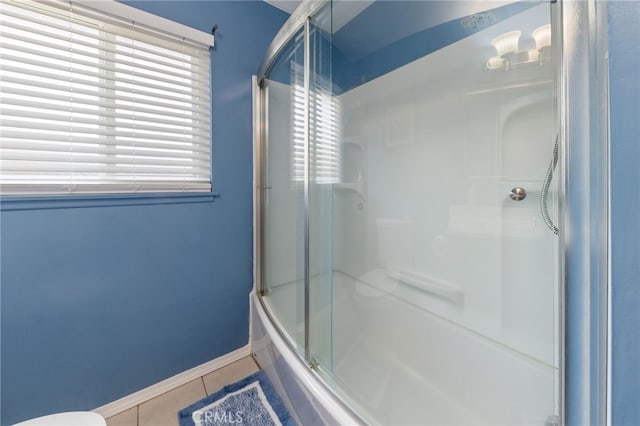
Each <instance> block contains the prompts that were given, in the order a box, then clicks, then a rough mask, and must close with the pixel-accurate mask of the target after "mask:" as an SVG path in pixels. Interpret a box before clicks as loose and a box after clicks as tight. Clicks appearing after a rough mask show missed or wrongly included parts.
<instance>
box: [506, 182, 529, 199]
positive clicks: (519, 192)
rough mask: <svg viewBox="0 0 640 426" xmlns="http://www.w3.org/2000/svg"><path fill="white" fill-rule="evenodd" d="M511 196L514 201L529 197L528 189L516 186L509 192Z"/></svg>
mask: <svg viewBox="0 0 640 426" xmlns="http://www.w3.org/2000/svg"><path fill="white" fill-rule="evenodd" d="M509 197H511V199H512V200H513V201H522V200H524V199H525V198H527V191H526V190H525V189H524V188H520V187H519V186H516V187H515V188H513V189H512V190H511V192H510V193H509Z"/></svg>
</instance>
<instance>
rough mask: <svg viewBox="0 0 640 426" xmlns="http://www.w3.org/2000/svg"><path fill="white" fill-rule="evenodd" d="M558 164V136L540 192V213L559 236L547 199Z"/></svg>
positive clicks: (548, 226)
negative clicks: (550, 214)
mask: <svg viewBox="0 0 640 426" xmlns="http://www.w3.org/2000/svg"><path fill="white" fill-rule="evenodd" d="M557 164H558V135H556V142H555V144H554V145H553V158H552V159H551V162H549V167H548V168H547V174H546V175H545V177H544V182H542V190H541V191H540V211H541V212H542V219H543V220H544V223H545V224H546V225H547V228H549V229H550V230H551V231H553V233H554V234H556V235H558V232H560V231H559V230H558V227H557V226H555V225H554V223H553V220H552V219H551V216H549V207H548V206H547V198H548V197H549V186H551V180H553V172H554V171H555V170H556V165H557Z"/></svg>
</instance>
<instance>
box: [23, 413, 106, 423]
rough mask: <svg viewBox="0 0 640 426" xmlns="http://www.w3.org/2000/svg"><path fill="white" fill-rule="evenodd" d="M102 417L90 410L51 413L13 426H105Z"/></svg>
mask: <svg viewBox="0 0 640 426" xmlns="http://www.w3.org/2000/svg"><path fill="white" fill-rule="evenodd" d="M106 424H107V422H105V420H104V418H103V417H102V416H101V415H100V414H98V413H93V412H91V411H70V412H67V413H58V414H51V415H49V416H44V417H38V418H37V419H31V420H27V421H24V422H21V423H17V424H15V425H14V426H106Z"/></svg>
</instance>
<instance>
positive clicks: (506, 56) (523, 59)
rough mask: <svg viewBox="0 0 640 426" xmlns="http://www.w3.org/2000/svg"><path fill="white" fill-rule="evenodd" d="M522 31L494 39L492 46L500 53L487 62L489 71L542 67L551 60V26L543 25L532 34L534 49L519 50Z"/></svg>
mask: <svg viewBox="0 0 640 426" xmlns="http://www.w3.org/2000/svg"><path fill="white" fill-rule="evenodd" d="M521 35H522V32H521V31H510V32H508V33H504V34H501V35H499V36H498V37H496V38H494V39H493V40H492V41H491V44H492V45H493V47H494V48H495V49H496V52H497V53H498V55H497V56H492V57H490V58H489V59H488V60H487V63H486V64H485V69H487V70H507V71H508V70H510V69H513V68H516V67H520V66H523V65H528V64H530V65H533V64H538V65H542V64H543V63H547V62H548V61H549V59H550V54H549V53H550V52H549V49H550V47H551V25H550V24H547V25H543V26H541V27H538V28H536V29H535V30H533V32H532V33H531V37H532V38H533V39H534V40H535V43H536V47H535V48H534V49H528V50H522V51H521V50H519V46H518V44H519V43H520V36H521Z"/></svg>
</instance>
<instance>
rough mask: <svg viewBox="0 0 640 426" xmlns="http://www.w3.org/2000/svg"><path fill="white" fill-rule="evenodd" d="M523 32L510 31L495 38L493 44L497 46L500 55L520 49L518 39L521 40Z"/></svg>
mask: <svg viewBox="0 0 640 426" xmlns="http://www.w3.org/2000/svg"><path fill="white" fill-rule="evenodd" d="M521 34H522V32H520V31H510V32H508V33H504V34H502V35H500V36H498V37H496V38H494V39H493V40H492V41H491V44H492V45H493V47H495V48H496V51H497V52H498V56H504V55H507V54H509V53H516V52H517V51H518V41H519V40H520V35H521Z"/></svg>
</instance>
